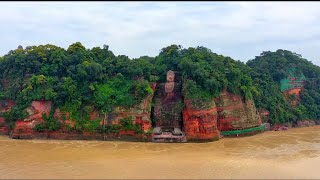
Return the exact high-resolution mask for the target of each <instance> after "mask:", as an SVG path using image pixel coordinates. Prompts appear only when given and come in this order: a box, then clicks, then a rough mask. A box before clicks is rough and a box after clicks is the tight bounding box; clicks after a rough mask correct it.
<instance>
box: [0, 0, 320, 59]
mask: <svg viewBox="0 0 320 180" xmlns="http://www.w3.org/2000/svg"><path fill="white" fill-rule="evenodd" d="M0 24H1V26H0V27H1V28H0V42H1V43H0V56H2V55H4V54H6V53H7V52H8V51H10V50H12V49H16V48H17V47H18V45H22V46H23V47H26V46H29V45H40V44H54V45H57V46H60V47H63V48H67V47H68V46H69V45H70V44H72V43H74V42H77V41H80V42H81V43H82V44H83V45H84V46H86V48H92V47H96V46H100V47H102V46H103V45H104V44H106V45H109V47H110V50H112V51H113V52H114V53H115V54H116V55H120V54H124V55H128V56H129V57H130V58H135V57H140V56H143V55H148V56H156V55H157V54H158V53H159V52H160V50H161V48H163V47H166V46H169V45H171V44H180V45H182V46H183V47H184V48H187V47H196V46H205V47H207V48H209V49H211V50H212V51H213V52H216V53H218V54H222V55H225V56H230V57H232V58H233V59H236V60H241V61H243V62H246V61H247V60H249V59H253V58H254V57H255V56H257V55H259V54H260V53H261V52H262V51H267V50H269V51H275V50H277V49H286V50H290V51H293V52H296V53H298V54H301V55H302V56H303V57H304V58H307V59H308V60H310V61H312V62H313V63H315V64H317V65H320V2H89V1H88V2H0Z"/></svg>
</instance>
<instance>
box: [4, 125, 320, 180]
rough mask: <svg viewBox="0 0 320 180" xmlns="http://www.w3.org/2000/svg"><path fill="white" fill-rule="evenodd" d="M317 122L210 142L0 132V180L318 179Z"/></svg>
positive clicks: (319, 128) (319, 135)
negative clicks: (29, 137) (20, 137)
mask: <svg viewBox="0 0 320 180" xmlns="http://www.w3.org/2000/svg"><path fill="white" fill-rule="evenodd" d="M319 155H320V126H314V127H306V128H297V129H290V130H288V131H281V132H280V131H269V132H264V133H261V134H258V135H255V136H250V137H238V138H224V139H221V140H219V141H215V142H210V143H186V144H157V143H140V142H113V141H109V142H108V141H63V140H14V139H10V138H8V137H6V136H0V160H1V161H0V178H2V179H4V178H7V179H8V178H10V179H15V178H20V179H22V178H24V179H26V178H28V179H52V178H59V179H62V178H64V179H69V178H70V179H71V178H73V179H80V178H83V179H88V178H91V179H92V178H96V179H98V178H99V179H100V178H101V179H111V178H112V179H118V178H119V179H128V178H133V179H137V178H138V179H150V178H152V179H184V178H186V179H199V178H200V179H206V178H208V179H213V178H220V179H221V178H245V179H248V178H255V179H256V178H263V179H265V178H272V179H274V178H290V179H291V178H300V179H301V178H303V179H306V178H308V179H310V178H315V179H319V178H320V170H319V167H320V156H319Z"/></svg>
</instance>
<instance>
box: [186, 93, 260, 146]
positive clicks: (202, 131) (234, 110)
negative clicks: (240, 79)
mask: <svg viewBox="0 0 320 180" xmlns="http://www.w3.org/2000/svg"><path fill="white" fill-rule="evenodd" d="M194 104H195V103H192V102H191V101H189V100H187V99H185V108H184V110H183V124H184V131H185V132H186V134H187V138H188V139H200V140H204V139H218V138H219V137H220V131H232V130H239V129H247V128H251V127H257V126H259V125H261V123H262V122H261V118H260V115H259V114H258V112H257V110H256V108H255V106H254V103H253V101H247V102H243V100H242V99H241V97H240V96H239V95H234V94H231V93H228V92H226V91H224V92H223V93H221V98H220V99H217V98H216V99H214V100H212V102H211V104H209V105H205V106H202V107H195V106H194ZM217 105H218V106H217Z"/></svg>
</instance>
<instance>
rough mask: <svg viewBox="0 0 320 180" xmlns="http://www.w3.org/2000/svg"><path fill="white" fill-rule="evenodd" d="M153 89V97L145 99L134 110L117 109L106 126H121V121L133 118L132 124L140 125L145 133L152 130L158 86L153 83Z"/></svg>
mask: <svg viewBox="0 0 320 180" xmlns="http://www.w3.org/2000/svg"><path fill="white" fill-rule="evenodd" d="M151 88H152V89H153V93H152V95H150V96H148V97H146V98H145V99H143V101H142V102H141V103H140V104H137V105H135V106H134V107H133V108H123V107H115V108H114V109H113V112H112V113H111V114H110V116H109V117H108V120H107V122H106V123H105V124H113V125H119V124H121V119H123V118H131V120H132V123H133V124H139V125H140V126H141V128H142V130H144V132H147V131H149V129H150V128H151V118H150V116H151V102H152V99H153V95H154V91H155V89H156V84H155V83H153V84H152V85H151Z"/></svg>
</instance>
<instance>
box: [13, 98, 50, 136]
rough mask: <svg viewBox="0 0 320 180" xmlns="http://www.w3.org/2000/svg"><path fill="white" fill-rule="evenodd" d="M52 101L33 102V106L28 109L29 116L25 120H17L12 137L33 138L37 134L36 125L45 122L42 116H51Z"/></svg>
mask: <svg viewBox="0 0 320 180" xmlns="http://www.w3.org/2000/svg"><path fill="white" fill-rule="evenodd" d="M51 106H52V102H51V101H32V103H31V106H30V107H28V108H27V109H26V111H27V112H28V113H29V116H28V117H27V118H26V119H24V120H17V121H16V123H15V128H14V129H13V130H12V132H11V137H13V138H14V137H20V136H21V137H24V136H27V137H32V136H33V135H34V134H35V133H36V132H35V131H34V130H33V128H34V126H35V125H36V124H39V123H41V122H43V118H42V114H46V115H47V116H49V113H50V111H51Z"/></svg>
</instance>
